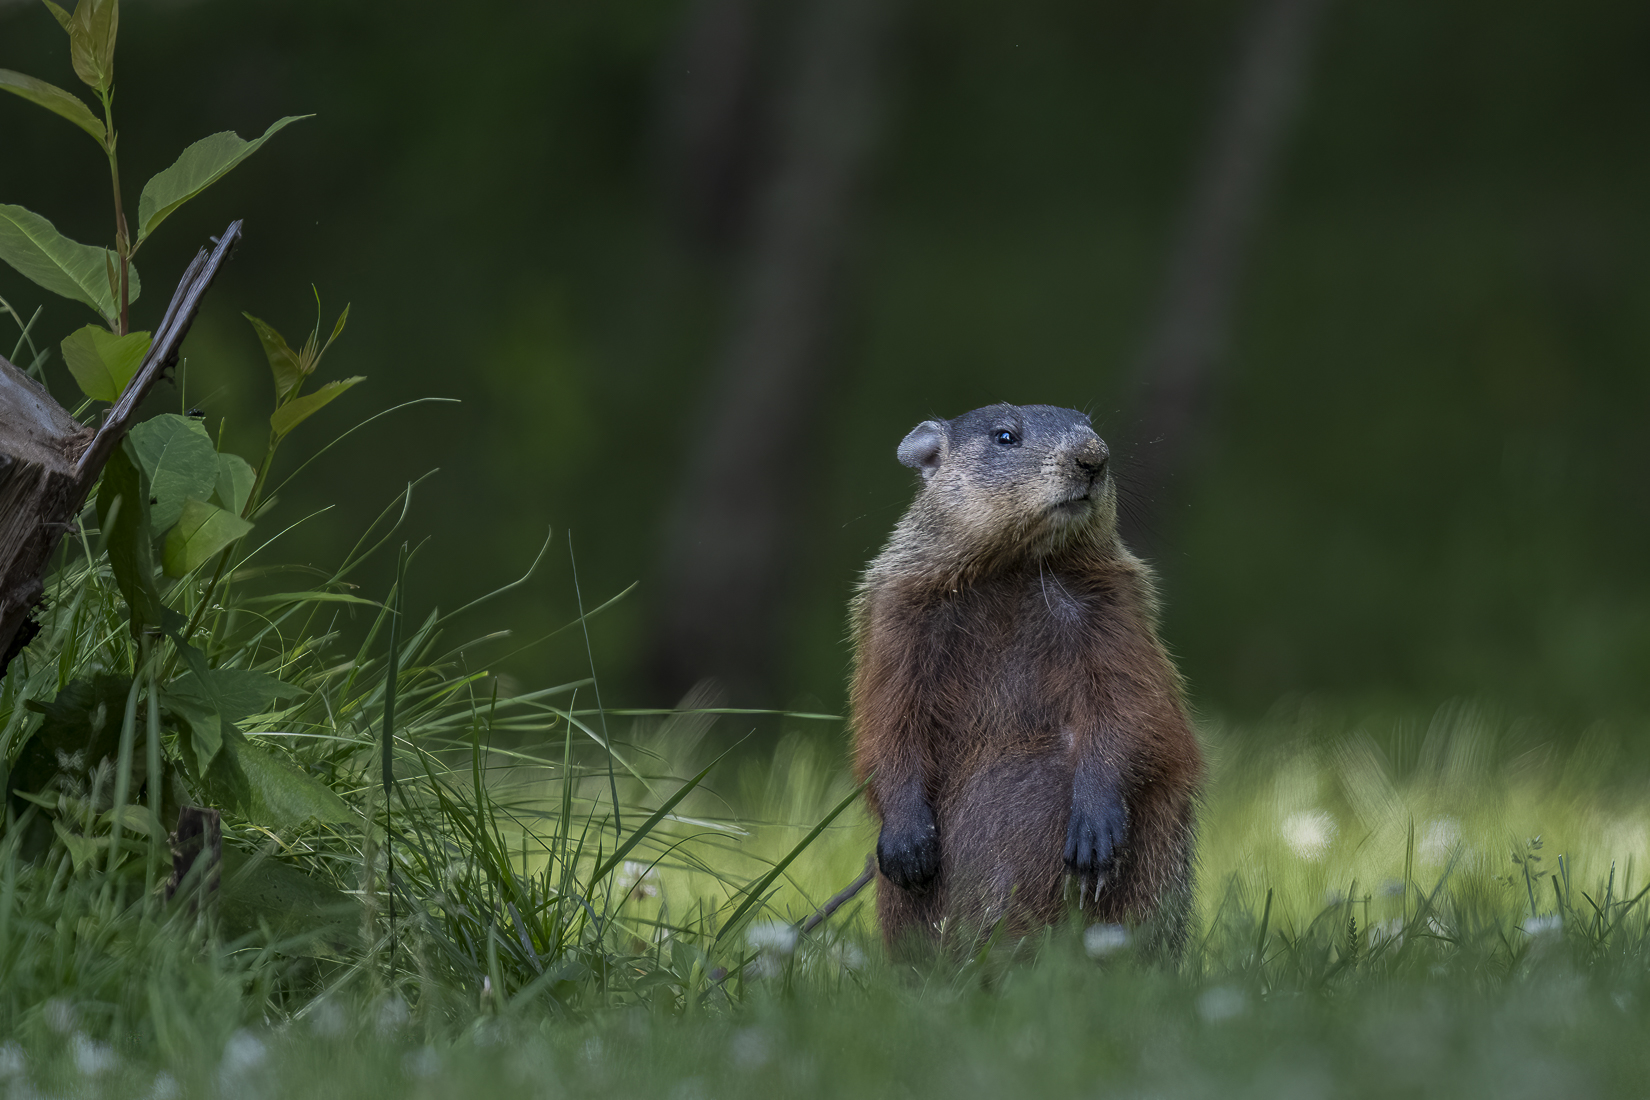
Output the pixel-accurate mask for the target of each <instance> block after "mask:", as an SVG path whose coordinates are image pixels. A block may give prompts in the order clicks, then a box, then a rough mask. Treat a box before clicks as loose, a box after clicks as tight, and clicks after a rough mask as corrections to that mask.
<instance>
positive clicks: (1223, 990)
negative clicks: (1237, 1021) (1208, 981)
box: [1197, 985, 1249, 1024]
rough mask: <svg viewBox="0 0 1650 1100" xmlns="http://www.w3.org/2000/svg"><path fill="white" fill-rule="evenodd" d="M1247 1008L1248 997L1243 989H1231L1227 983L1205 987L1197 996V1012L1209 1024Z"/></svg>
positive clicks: (1237, 1013) (1228, 1017)
mask: <svg viewBox="0 0 1650 1100" xmlns="http://www.w3.org/2000/svg"><path fill="white" fill-rule="evenodd" d="M1248 1008H1249V998H1248V997H1246V996H1245V995H1244V993H1243V990H1241V989H1233V988H1232V987H1231V986H1229V985H1217V986H1215V987H1214V988H1212V989H1205V990H1204V991H1203V992H1202V993H1199V994H1198V996H1197V1014H1198V1015H1199V1016H1202V1017H1203V1019H1204V1020H1206V1021H1207V1022H1209V1023H1211V1024H1213V1023H1219V1022H1220V1021H1221V1020H1230V1019H1231V1018H1232V1017H1233V1016H1241V1015H1243V1013H1244V1012H1245V1011H1247V1010H1248Z"/></svg>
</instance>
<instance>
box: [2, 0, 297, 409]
mask: <svg viewBox="0 0 1650 1100" xmlns="http://www.w3.org/2000/svg"><path fill="white" fill-rule="evenodd" d="M44 2H45V5H46V7H47V8H48V9H49V10H50V11H51V13H52V15H53V16H54V17H55V18H56V19H57V22H58V24H59V25H60V26H61V27H62V28H63V30H64V31H65V32H66V33H67V34H68V36H69V56H70V59H71V61H72V62H73V64H74V70H75V74H76V75H78V76H79V77H80V79H81V80H82V81H84V82H85V83H86V84H87V85H88V86H89V87H91V88H92V89H93V90H95V91H96V92H97V94H98V99H99V102H100V103H101V105H102V108H103V118H102V119H99V118H98V117H97V116H95V115H94V114H92V111H91V108H89V107H87V106H86V104H85V103H84V102H82V101H81V99H80V98H79V97H78V96H75V95H73V94H71V93H70V92H67V91H65V90H64V89H62V88H59V87H57V86H56V85H53V84H49V83H47V82H46V81H43V80H39V79H36V78H35V77H32V76H28V75H26V74H24V73H19V72H15V71H13V70H11V69H0V89H4V90H6V91H9V92H11V93H13V94H15V95H18V96H21V97H22V98H24V99H26V100H28V101H29V102H31V103H34V104H37V105H38V106H41V107H44V108H45V109H46V110H48V111H51V112H52V113H54V114H56V115H60V116H61V117H63V118H66V119H68V120H69V121H70V122H73V123H74V124H75V125H76V126H79V127H80V128H81V129H82V130H84V131H86V133H88V134H90V135H91V136H92V137H93V138H95V139H96V140H97V141H98V143H99V144H100V145H102V146H103V151H104V154H105V156H106V158H107V160H108V162H109V177H110V181H111V183H112V184H113V187H114V229H115V236H114V248H113V249H104V248H98V247H95V246H93V245H85V244H80V243H78V242H75V241H72V240H70V239H69V238H67V237H65V236H63V235H62V234H61V233H59V232H58V231H57V230H56V229H55V228H54V227H53V226H52V223H51V222H49V221H47V220H46V219H45V218H43V217H41V216H40V215H38V214H35V213H33V212H32V211H29V210H25V209H24V208H23V207H21V206H10V205H0V260H3V261H5V262H6V263H8V264H10V265H11V266H12V267H14V268H16V269H17V270H18V271H19V272H20V273H21V274H23V275H24V276H26V277H28V278H29V279H31V280H33V281H34V282H35V283H37V284H38V285H40V286H41V287H43V288H45V289H46V290H49V291H51V292H52V293H53V294H57V295H60V296H62V297H64V298H69V299H71V300H73V301H77V302H81V303H83V304H85V305H88V306H90V307H91V308H92V309H94V310H96V311H97V313H98V316H100V317H102V318H103V322H104V324H105V325H107V326H108V328H109V330H110V331H111V332H113V333H114V334H116V335H117V336H120V337H122V338H125V337H127V336H128V335H131V333H130V319H129V315H128V310H129V308H130V306H131V304H132V303H133V302H135V301H137V298H138V293H139V290H140V287H141V284H140V283H139V282H138V277H137V269H136V268H135V267H134V266H133V265H132V257H133V255H134V254H136V252H137V250H138V248H139V246H140V245H142V244H143V242H144V241H146V240H147V239H148V238H149V235H150V234H151V233H153V232H154V230H155V228H156V227H158V226H159V225H160V223H161V222H163V221H165V220H166V218H167V217H169V216H170V215H171V214H172V213H173V212H174V211H176V210H177V209H178V208H179V207H181V206H182V205H183V204H184V203H186V202H188V201H189V200H190V199H192V198H194V197H195V196H196V195H199V194H200V193H201V192H202V191H204V190H206V189H207V188H208V187H210V186H211V185H212V184H214V183H216V182H217V181H218V180H220V179H222V178H223V177H224V176H225V175H227V174H228V173H229V172H230V171H231V170H232V169H233V168H234V167H235V166H236V165H238V164H240V163H241V162H242V161H243V160H245V159H246V158H247V157H249V156H251V155H252V154H253V153H255V152H257V151H258V149H259V148H260V147H262V145H263V144H264V142H266V141H268V140H269V139H270V138H271V137H272V136H274V134H275V133H276V132H277V131H279V130H281V129H282V128H284V127H285V126H287V125H288V124H290V123H292V122H295V121H297V120H298V118H301V117H307V116H289V117H287V118H283V119H280V120H278V121H277V122H275V123H274V124H273V125H271V126H270V127H269V129H268V130H266V131H265V132H264V134H263V136H262V137H259V138H257V139H255V140H253V141H243V140H241V138H239V137H237V136H236V135H235V134H233V133H229V132H225V133H218V134H213V135H211V136H210V137H206V138H202V139H201V140H200V141H197V142H195V143H194V144H192V145H190V146H189V147H188V148H187V149H185V150H184V151H183V153H182V155H180V156H179V157H178V159H177V160H176V161H175V162H174V163H173V164H172V166H171V167H169V168H167V169H166V170H164V171H162V172H160V173H158V174H156V175H155V177H154V178H153V179H151V180H150V181H149V182H148V183H147V184H145V185H144V187H143V192H142V194H141V196H140V197H139V200H138V226H137V236H136V238H135V239H134V238H133V237H132V236H131V234H130V232H129V227H128V225H127V221H126V214H125V211H124V200H123V197H122V193H121V185H120V161H119V158H118V156H117V154H116V146H117V144H118V142H117V137H118V135H117V133H116V131H115V125H114V73H115V41H116V39H117V37H118V36H119V32H120V0H78V3H76V4H75V7H74V11H72V12H70V11H66V10H64V9H63V8H62V7H60V6H58V5H57V4H54V3H52V0H44ZM84 331H85V330H82V333H77V334H75V336H74V337H71V338H70V339H71V340H73V341H74V343H72V344H66V345H65V347H64V349H63V350H64V356H65V358H66V359H68V358H69V357H70V356H71V354H72V355H73V359H72V360H71V361H70V366H69V369H70V370H71V371H72V372H73V373H74V376H75V381H76V382H78V383H79V384H80V387H81V389H82V390H83V391H84V392H85V394H86V395H87V396H88V397H91V398H93V399H94V400H98V401H111V402H112V401H114V400H115V399H116V398H118V397H119V395H120V389H121V388H122V387H124V385H125V384H126V382H127V381H128V380H130V378H131V376H132V374H133V373H134V372H135V370H136V366H135V365H132V368H131V369H129V370H128V369H126V367H127V365H128V364H127V359H128V358H129V355H130V352H131V349H132V348H133V347H135V346H136V343H135V342H134V343H132V344H127V345H123V346H122V347H121V348H119V349H118V350H117V349H115V348H113V347H111V346H109V345H108V344H106V343H104V344H98V343H94V342H93V341H92V340H91V339H89V338H88V337H86V336H84V335H83V333H84ZM137 361H138V362H141V361H142V356H141V354H140V355H138V357H137ZM111 390H112V393H111Z"/></svg>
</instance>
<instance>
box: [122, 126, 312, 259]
mask: <svg viewBox="0 0 1650 1100" xmlns="http://www.w3.org/2000/svg"><path fill="white" fill-rule="evenodd" d="M310 117H312V116H310V115H288V116H287V117H286V118H283V119H279V120H277V121H276V122H274V123H272V124H270V127H269V129H267V130H265V131H264V133H263V136H262V137H260V138H255V139H254V140H252V141H245V140H243V139H242V138H241V137H240V136H239V135H237V134H234V133H231V132H229V131H225V132H223V133H221V134H213V135H211V136H210V137H203V138H201V139H200V140H199V141H197V142H195V144H193V145H191V146H190V147H189V148H187V149H185V150H184V151H183V153H182V155H180V156H179V157H178V159H177V160H176V161H175V162H174V163H173V165H172V166H171V167H170V168H168V169H166V170H165V171H163V172H160V173H158V174H157V175H155V176H154V178H152V179H151V180H150V181H149V182H148V183H146V184H144V185H143V194H142V195H140V196H139V197H138V241H139V242H142V241H143V240H144V239H145V238H147V237H148V236H149V234H151V233H153V232H154V231H155V228H156V227H157V226H159V225H160V223H161V222H163V221H165V220H166V218H167V217H168V216H169V215H170V214H171V213H172V212H173V211H174V210H176V209H177V208H178V207H180V206H182V205H183V204H184V203H186V202H188V201H189V200H190V199H192V198H194V197H195V196H196V195H198V194H200V193H201V192H202V191H204V190H206V189H207V188H208V187H210V186H212V185H213V184H214V183H217V182H218V181H219V180H220V179H222V178H223V177H224V176H226V175H228V174H229V172H230V170H231V169H232V168H234V167H235V166H236V165H237V164H239V163H241V161H243V160H245V159H246V158H247V157H249V156H251V155H252V154H253V153H256V152H257V151H258V150H259V149H260V148H261V147H262V146H263V143H264V142H266V141H268V140H269V139H270V138H272V137H274V136H275V134H276V132H277V131H280V130H282V129H284V128H286V127H287V126H288V125H289V124H291V123H294V122H297V121H299V120H301V119H305V118H310Z"/></svg>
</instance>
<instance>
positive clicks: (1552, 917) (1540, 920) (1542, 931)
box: [1518, 913, 1564, 936]
mask: <svg viewBox="0 0 1650 1100" xmlns="http://www.w3.org/2000/svg"><path fill="white" fill-rule="evenodd" d="M1563 928H1564V920H1563V918H1562V917H1560V916H1559V915H1558V914H1557V913H1548V914H1547V915H1546V916H1544V917H1530V918H1529V919H1527V920H1525V922H1524V923H1523V924H1521V925H1519V926H1518V930H1519V931H1520V932H1522V933H1524V934H1525V935H1526V936H1545V935H1549V934H1556V933H1558V932H1560V931H1562V930H1563Z"/></svg>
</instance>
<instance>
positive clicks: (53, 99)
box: [0, 69, 104, 145]
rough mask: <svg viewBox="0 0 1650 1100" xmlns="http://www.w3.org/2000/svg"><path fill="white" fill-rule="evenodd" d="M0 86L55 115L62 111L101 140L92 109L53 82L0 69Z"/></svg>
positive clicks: (99, 129) (100, 123) (101, 128)
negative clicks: (48, 82)
mask: <svg viewBox="0 0 1650 1100" xmlns="http://www.w3.org/2000/svg"><path fill="white" fill-rule="evenodd" d="M0 88H4V89H5V90H6V91H8V92H12V93H14V94H16V95H20V96H22V97H23V98H24V99H26V100H28V101H29V102H30V103H38V104H39V105H40V106H42V107H44V108H46V110H48V111H50V112H52V113H53V114H56V115H62V116H63V117H64V118H66V119H68V120H69V121H70V122H72V123H74V124H75V125H76V126H78V127H80V128H81V129H82V130H85V131H86V132H87V133H88V134H91V135H92V137H94V138H96V139H97V143H98V144H99V145H102V144H103V138H104V129H103V123H102V121H100V120H99V119H98V117H97V116H96V115H94V114H92V109H91V108H90V107H88V106H86V104H85V102H84V101H83V100H82V99H81V98H80V97H79V96H77V95H74V94H73V93H71V92H66V91H64V90H63V89H62V88H59V87H58V86H57V85H56V84H47V83H46V82H45V81H44V80H36V79H35V78H34V77H32V76H26V75H24V74H23V73H18V72H13V71H12V70H10V69H0Z"/></svg>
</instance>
